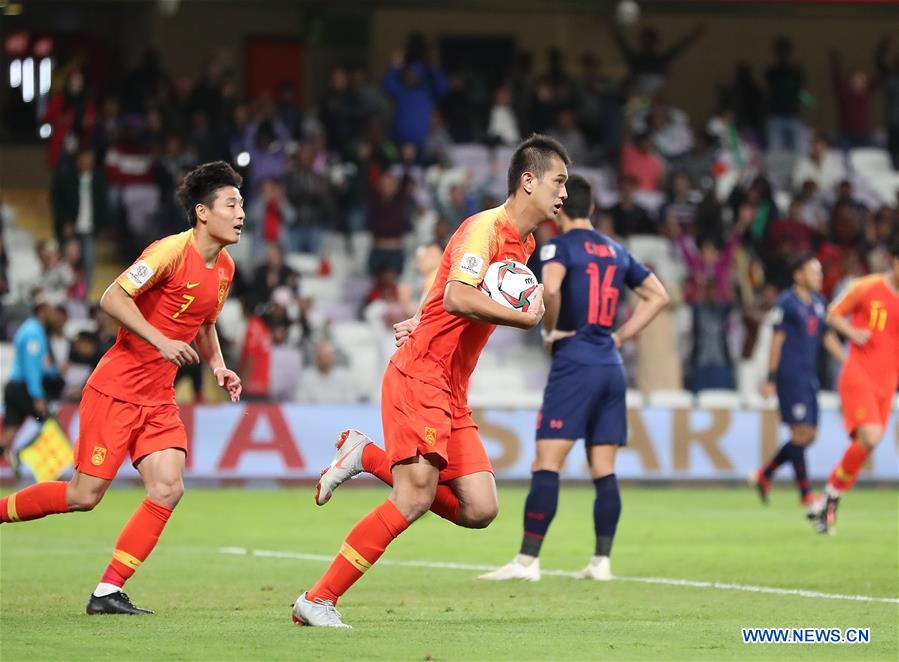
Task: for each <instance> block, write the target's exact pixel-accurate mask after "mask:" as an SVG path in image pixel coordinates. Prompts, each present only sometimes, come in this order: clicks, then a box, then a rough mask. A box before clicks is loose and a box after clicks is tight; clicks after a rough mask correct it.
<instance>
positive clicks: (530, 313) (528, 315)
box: [518, 283, 546, 329]
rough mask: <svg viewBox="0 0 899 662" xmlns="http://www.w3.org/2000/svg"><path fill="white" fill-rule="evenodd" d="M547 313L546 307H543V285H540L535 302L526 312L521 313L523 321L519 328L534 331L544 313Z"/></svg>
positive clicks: (535, 295)
mask: <svg viewBox="0 0 899 662" xmlns="http://www.w3.org/2000/svg"><path fill="white" fill-rule="evenodd" d="M545 312H546V306H544V305H543V283H540V284H539V285H538V286H537V292H536V293H535V294H534V300H533V301H532V302H531V305H530V306H528V309H527V310H526V311H522V312H521V313H520V314H521V316H522V321H521V324H519V325H518V326H519V327H520V328H522V329H533V328H534V327H535V326H537V325H538V324H540V320H542V319H543V313H545Z"/></svg>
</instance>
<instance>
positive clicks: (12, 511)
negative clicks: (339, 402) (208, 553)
mask: <svg viewBox="0 0 899 662" xmlns="http://www.w3.org/2000/svg"><path fill="white" fill-rule="evenodd" d="M240 184H241V177H240V175H238V174H237V173H236V172H234V170H233V169H232V168H231V166H229V165H228V164H227V163H225V162H223V161H215V162H212V163H206V164H204V165H201V166H199V167H197V168H196V169H194V170H193V171H191V172H190V173H188V174H187V176H186V177H185V179H184V182H183V183H182V184H181V186H180V188H179V190H178V198H179V200H180V201H181V203H182V205H184V208H185V210H186V212H187V215H188V218H189V220H190V224H191V229H189V230H187V231H185V232H182V233H180V234H175V235H171V236H168V237H165V238H163V239H160V240H159V241H157V242H154V243H153V244H150V246H148V247H147V248H146V250H144V252H143V253H142V254H141V256H140V257H139V258H138V260H137V261H136V262H135V263H134V264H132V265H131V266H130V267H128V269H126V270H125V271H124V273H122V274H121V275H120V276H119V277H118V278H117V279H116V280H115V282H114V283H112V284H111V285H110V286H109V287H108V288H107V289H106V291H105V292H104V293H103V297H102V298H101V299H100V306H101V307H102V308H103V310H104V311H106V312H107V313H108V314H109V315H111V316H112V317H113V318H114V319H115V320H116V321H118V322H119V324H121V325H122V328H121V329H120V330H119V334H118V337H117V338H116V342H115V344H114V345H113V346H112V347H111V348H110V349H109V351H108V352H106V354H105V355H104V356H103V358H102V359H101V360H100V363H99V364H98V365H97V368H96V369H95V370H94V372H93V373H92V374H91V376H90V379H88V381H87V385H86V386H85V389H84V394H83V396H82V399H81V406H80V410H79V411H80V424H81V425H80V431H79V436H78V441H77V443H76V445H75V475H74V477H73V478H72V480H71V481H69V482H68V483H66V482H62V481H57V482H48V483H38V484H36V485H31V486H30V487H26V488H25V489H23V490H21V491H19V492H16V493H15V494H11V495H10V496H8V497H5V498H4V499H0V521H2V522H3V523H7V522H25V521H28V520H34V519H39V518H41V517H45V516H46V515H53V514H56V513H69V512H74V511H86V510H92V509H93V508H94V507H95V506H96V505H97V504H98V503H100V500H101V499H102V498H103V495H104V494H105V493H106V490H107V489H108V488H109V485H110V483H112V480H113V478H115V476H116V473H118V470H119V467H120V466H121V464H122V462H123V461H124V460H125V457H126V455H130V457H131V462H132V463H133V464H134V466H135V467H136V468H137V470H138V472H140V475H141V478H142V479H143V482H144V486H145V487H146V489H147V497H146V498H145V499H144V500H143V502H142V503H141V504H140V506H138V508H137V510H136V511H135V513H134V515H132V517H131V519H130V520H129V521H128V523H127V524H126V525H125V528H124V529H123V530H122V533H121V535H120V536H119V539H118V541H117V542H116V545H115V551H114V552H113V555H112V560H111V561H110V563H109V566H108V567H107V568H106V571H105V572H104V573H103V576H102V578H101V579H100V583H99V585H98V586H97V588H96V590H95V591H94V593H93V594H92V595H91V597H90V600H89V601H88V604H87V613H88V614H152V613H153V612H152V611H150V610H147V609H141V608H139V607H136V606H135V605H134V604H133V603H132V602H131V600H130V599H129V598H128V596H127V595H126V594H125V593H124V592H123V591H122V588H123V586H124V585H125V582H126V581H127V580H128V578H129V577H131V576H132V575H133V574H134V572H135V571H136V570H137V569H138V568H139V567H140V565H141V563H143V562H144V561H145V560H146V559H147V557H148V556H149V555H150V552H152V551H153V548H154V547H155V546H156V542H157V541H158V540H159V536H160V535H161V534H162V531H163V529H164V528H165V525H166V522H167V521H168V519H169V517H170V516H171V514H172V511H173V510H174V508H175V506H176V505H177V504H178V501H179V500H180V499H181V495H182V494H183V492H184V483H183V479H182V476H183V473H184V460H185V456H186V453H187V435H186V433H185V430H184V424H183V423H182V422H181V418H180V417H179V415H178V407H177V405H176V404H175V389H174V380H175V374H176V373H177V371H178V368H179V367H181V366H184V365H188V364H192V363H199V361H200V357H202V358H203V360H205V361H206V362H207V363H208V364H209V366H210V367H211V368H212V370H213V373H214V374H215V377H216V380H217V381H218V385H219V386H221V387H222V388H223V389H225V390H226V391H227V392H228V394H229V395H230V396H231V400H232V401H236V400H238V399H239V398H240V390H241V385H240V378H239V377H238V376H237V375H236V374H235V373H234V372H233V371H231V370H229V369H228V368H227V367H225V360H224V358H222V351H221V348H220V347H219V340H218V335H217V333H216V330H215V319H216V317H217V316H218V314H219V312H220V311H221V309H222V304H223V303H224V301H225V297H226V295H227V294H228V289H229V287H230V285H231V280H232V278H233V277H234V261H233V260H232V259H231V257H230V256H229V255H228V253H227V251H225V250H224V248H225V246H228V245H231V244H236V243H237V242H238V241H239V240H240V233H241V230H242V228H243V221H244V212H243V198H242V197H241V195H240V191H239V190H238V187H239V186H240ZM194 341H196V343H197V349H198V350H199V355H198V353H197V351H195V350H194V348H193V347H191V343H192V342H194Z"/></svg>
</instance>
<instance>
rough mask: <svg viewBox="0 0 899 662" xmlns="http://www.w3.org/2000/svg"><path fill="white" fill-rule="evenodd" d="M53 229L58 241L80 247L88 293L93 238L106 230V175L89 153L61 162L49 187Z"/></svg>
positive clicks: (84, 149)
mask: <svg viewBox="0 0 899 662" xmlns="http://www.w3.org/2000/svg"><path fill="white" fill-rule="evenodd" d="M50 199H51V204H52V208H53V225H54V228H55V230H56V237H57V240H58V241H62V240H63V239H64V238H66V237H74V238H76V239H77V240H78V242H79V243H80V244H81V257H82V264H83V267H84V280H85V285H86V286H87V288H88V289H90V286H91V282H92V280H93V275H94V265H95V264H96V255H97V252H96V245H95V241H96V236H97V233H98V232H101V231H103V230H104V229H105V228H106V226H107V211H108V207H107V205H108V192H107V189H106V175H105V173H104V172H103V169H102V168H100V167H98V165H97V162H96V158H95V156H94V152H93V150H92V149H90V148H87V147H82V148H81V149H79V151H78V154H77V156H76V157H75V160H74V163H73V162H72V161H71V160H66V159H64V160H63V161H61V162H60V165H59V168H57V169H56V171H55V172H54V173H53V179H52V181H51V184H50Z"/></svg>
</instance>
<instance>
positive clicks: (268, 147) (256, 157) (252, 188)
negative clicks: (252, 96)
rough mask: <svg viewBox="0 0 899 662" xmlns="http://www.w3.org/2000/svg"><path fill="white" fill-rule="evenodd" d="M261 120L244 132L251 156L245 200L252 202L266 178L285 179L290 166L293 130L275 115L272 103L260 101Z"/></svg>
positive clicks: (245, 144) (252, 123)
mask: <svg viewBox="0 0 899 662" xmlns="http://www.w3.org/2000/svg"><path fill="white" fill-rule="evenodd" d="M260 105H261V109H260V111H259V114H260V117H259V119H257V120H255V121H253V122H250V123H249V124H248V125H247V127H246V129H245V130H244V150H245V151H246V152H247V154H249V155H250V166H249V168H250V171H249V176H248V181H247V182H246V184H245V187H244V189H245V190H244V197H246V198H247V199H248V200H252V199H253V198H255V197H256V196H257V195H258V194H259V189H260V188H261V186H262V180H264V179H282V178H283V177H284V171H285V168H286V163H287V145H288V143H289V142H290V140H291V137H290V131H288V130H287V127H286V126H284V123H283V122H281V120H280V119H278V117H277V116H275V113H274V107H273V106H272V105H271V101H265V100H263V101H261V102H260Z"/></svg>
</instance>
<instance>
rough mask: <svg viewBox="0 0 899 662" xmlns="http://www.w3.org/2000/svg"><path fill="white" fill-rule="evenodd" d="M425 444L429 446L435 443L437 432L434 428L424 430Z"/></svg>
mask: <svg viewBox="0 0 899 662" xmlns="http://www.w3.org/2000/svg"><path fill="white" fill-rule="evenodd" d="M425 442H426V443H428V444H430V445H431V446H433V445H434V444H436V443H437V430H436V429H435V428H427V427H426V428H425Z"/></svg>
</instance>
